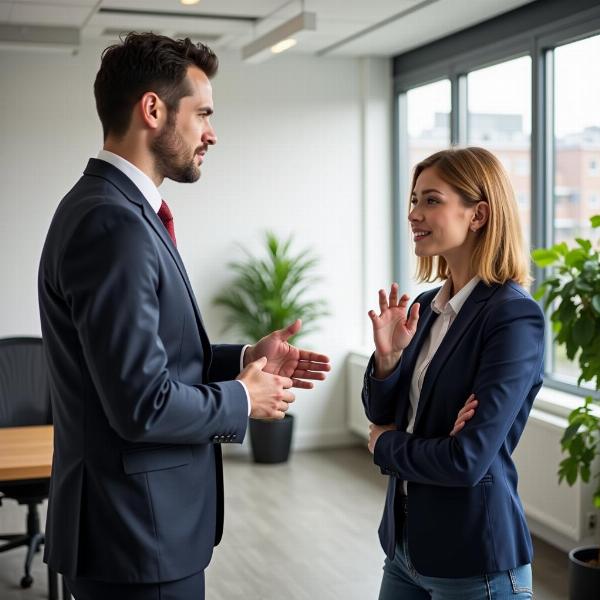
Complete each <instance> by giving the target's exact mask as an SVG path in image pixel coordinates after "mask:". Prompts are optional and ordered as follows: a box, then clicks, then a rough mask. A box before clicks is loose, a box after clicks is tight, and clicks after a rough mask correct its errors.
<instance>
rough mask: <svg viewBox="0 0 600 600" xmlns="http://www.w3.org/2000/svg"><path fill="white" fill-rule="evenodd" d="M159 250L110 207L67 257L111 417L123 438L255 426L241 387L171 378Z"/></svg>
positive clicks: (197, 439)
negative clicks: (164, 341)
mask: <svg viewBox="0 0 600 600" xmlns="http://www.w3.org/2000/svg"><path fill="white" fill-rule="evenodd" d="M158 264H159V263H158V256H157V253H156V247H155V245H154V241H153V239H152V236H151V234H150V232H149V231H148V230H147V228H146V227H145V225H144V224H143V222H141V221H140V218H139V216H138V215H136V214H135V213H133V212H131V211H130V210H128V209H126V208H122V207H115V206H113V205H101V206H98V207H96V208H94V209H93V210H92V211H90V213H88V214H87V215H86V216H85V217H84V218H83V219H82V221H81V223H80V225H79V227H78V229H77V231H76V234H75V235H74V236H73V237H72V239H71V240H69V241H68V243H67V245H66V247H65V250H64V253H63V256H62V260H61V265H60V270H59V273H60V275H59V278H60V286H61V288H62V291H63V293H64V295H65V297H66V299H67V302H68V304H69V306H70V309H71V317H72V320H73V322H74V323H75V326H76V328H77V332H78V335H79V340H80V343H81V348H82V352H83V359H84V360H85V363H86V366H87V368H88V370H89V372H90V374H91V377H92V380H93V383H94V386H95V388H96V390H97V393H98V395H99V397H100V401H101V404H102V407H103V410H104V412H105V414H106V416H107V418H108V421H109V423H110V425H111V426H112V427H113V429H114V430H115V431H116V432H117V433H118V434H119V435H120V436H121V437H123V438H124V439H127V440H130V441H145V442H158V443H171V444H177V443H208V442H211V441H212V440H213V437H214V436H223V435H234V434H235V436H236V438H235V439H236V440H237V441H239V442H241V441H242V439H243V437H244V434H245V430H246V423H247V403H246V398H245V393H244V389H243V387H242V386H241V385H240V384H239V383H238V382H236V381H229V382H222V383H211V384H208V385H201V386H196V387H194V386H189V385H185V384H183V383H181V382H179V381H176V380H174V379H172V378H171V377H170V373H169V371H168V369H167V355H166V352H165V348H164V346H163V344H162V341H161V339H160V337H159V335H158V330H159V328H158V325H159V318H160V310H159V298H158V292H157V290H158V289H159V286H160V281H159V266H158Z"/></svg>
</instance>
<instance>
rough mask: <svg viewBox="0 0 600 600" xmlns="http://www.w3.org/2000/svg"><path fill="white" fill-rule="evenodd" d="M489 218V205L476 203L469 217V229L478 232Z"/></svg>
mask: <svg viewBox="0 0 600 600" xmlns="http://www.w3.org/2000/svg"><path fill="white" fill-rule="evenodd" d="M489 218H490V205H489V204H488V203H487V202H483V201H482V202H478V203H477V205H476V206H475V212H474V213H473V216H472V217H471V223H470V225H469V228H470V229H471V231H479V230H480V229H481V228H482V227H484V226H485V224H486V223H487V222H488V219H489Z"/></svg>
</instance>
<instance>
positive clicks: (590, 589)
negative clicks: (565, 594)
mask: <svg viewBox="0 0 600 600" xmlns="http://www.w3.org/2000/svg"><path fill="white" fill-rule="evenodd" d="M598 548H599V547H598V546H583V547H581V548H575V549H574V550H571V552H569V599H570V600H598V598H600V566H594V565H590V564H588V563H587V562H586V561H589V560H592V559H597V558H598Z"/></svg>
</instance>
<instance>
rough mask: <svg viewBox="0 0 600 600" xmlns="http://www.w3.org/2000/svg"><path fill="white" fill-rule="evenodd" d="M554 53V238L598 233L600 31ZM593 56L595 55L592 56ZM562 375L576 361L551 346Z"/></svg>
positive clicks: (568, 376)
mask: <svg viewBox="0 0 600 600" xmlns="http://www.w3.org/2000/svg"><path fill="white" fill-rule="evenodd" d="M553 54H554V90H553V92H554V119H553V129H554V132H553V133H554V161H553V162H554V174H553V180H554V190H553V199H554V206H553V218H552V233H553V242H554V243H559V242H567V243H568V244H573V243H575V238H577V237H585V238H592V239H594V238H595V239H598V237H599V233H600V232H599V231H598V229H595V230H594V229H592V228H591V227H590V217H591V216H592V215H597V214H600V205H599V203H598V198H600V35H596V36H593V37H590V38H587V39H583V40H580V41H577V42H574V43H571V44H566V45H563V46H560V47H558V48H556V49H555V50H554V52H553ZM592 57H595V58H592ZM552 359H553V364H552V365H551V366H550V369H551V372H553V373H554V374H555V375H556V376H557V377H558V378H560V379H563V380H565V381H570V382H572V383H574V382H575V380H576V378H577V375H578V368H577V365H576V364H573V363H572V362H571V361H569V360H568V359H567V357H566V355H565V351H564V349H563V348H562V347H561V348H557V347H556V346H553V352H552Z"/></svg>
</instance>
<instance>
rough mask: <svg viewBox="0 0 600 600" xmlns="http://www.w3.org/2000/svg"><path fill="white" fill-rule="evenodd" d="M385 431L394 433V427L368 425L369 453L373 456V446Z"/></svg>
mask: <svg viewBox="0 0 600 600" xmlns="http://www.w3.org/2000/svg"><path fill="white" fill-rule="evenodd" d="M386 431H396V425H395V424H394V423H390V424H389V425H373V424H372V423H371V425H369V452H370V453H371V454H374V452H375V444H376V443H377V440H378V439H379V436H380V435H381V434H382V433H384V432H386Z"/></svg>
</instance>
